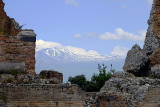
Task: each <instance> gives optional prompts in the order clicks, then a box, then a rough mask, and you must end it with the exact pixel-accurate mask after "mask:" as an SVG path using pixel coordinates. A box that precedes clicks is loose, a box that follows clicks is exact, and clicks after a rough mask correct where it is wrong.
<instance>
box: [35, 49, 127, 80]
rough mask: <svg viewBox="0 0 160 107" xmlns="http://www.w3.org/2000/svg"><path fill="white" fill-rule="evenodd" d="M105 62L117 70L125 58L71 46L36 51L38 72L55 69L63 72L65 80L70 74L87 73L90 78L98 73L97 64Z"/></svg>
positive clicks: (120, 67)
mask: <svg viewBox="0 0 160 107" xmlns="http://www.w3.org/2000/svg"><path fill="white" fill-rule="evenodd" d="M102 63H104V64H105V65H106V66H107V67H108V68H110V64H113V67H114V68H115V69H116V70H121V69H122V66H123V63H124V58H121V57H120V56H104V55H100V54H98V53H96V52H94V51H90V52H87V53H86V52H83V50H82V51H79V52H77V51H76V50H74V49H73V50H71V49H70V48H58V47H55V48H44V49H37V52H36V72H37V73H39V72H40V71H41V70H50V69H54V70H57V71H59V72H62V73H63V75H64V81H67V79H68V77H69V76H75V75H80V74H85V75H86V76H87V77H88V78H90V77H91V76H92V75H93V74H94V73H98V69H97V67H98V66H97V64H102Z"/></svg>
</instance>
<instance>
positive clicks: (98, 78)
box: [68, 64, 115, 92]
mask: <svg viewBox="0 0 160 107" xmlns="http://www.w3.org/2000/svg"><path fill="white" fill-rule="evenodd" d="M106 68H107V67H106V66H105V65H104V64H102V66H101V65H100V64H98V70H99V74H93V76H92V77H91V81H87V79H86V77H85V75H78V76H75V77H69V79H68V81H70V82H71V83H72V84H77V85H78V86H79V87H81V88H82V89H83V90H85V91H87V92H98V91H99V90H100V89H101V88H102V86H103V85H104V84H105V81H107V80H109V79H110V78H111V77H112V75H113V73H114V72H115V70H114V69H112V64H111V70H110V71H109V72H107V73H106Z"/></svg>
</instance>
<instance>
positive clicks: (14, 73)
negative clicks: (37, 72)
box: [9, 69, 19, 76]
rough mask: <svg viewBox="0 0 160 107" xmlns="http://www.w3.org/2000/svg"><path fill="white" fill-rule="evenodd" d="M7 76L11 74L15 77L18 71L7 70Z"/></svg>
mask: <svg viewBox="0 0 160 107" xmlns="http://www.w3.org/2000/svg"><path fill="white" fill-rule="evenodd" d="M9 74H12V75H14V76H17V74H19V71H18V70H15V69H12V70H9Z"/></svg>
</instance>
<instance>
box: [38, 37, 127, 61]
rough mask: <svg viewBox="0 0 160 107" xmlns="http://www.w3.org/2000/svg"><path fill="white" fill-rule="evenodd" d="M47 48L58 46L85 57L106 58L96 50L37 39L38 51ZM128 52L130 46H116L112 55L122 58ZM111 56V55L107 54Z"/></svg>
mask: <svg viewBox="0 0 160 107" xmlns="http://www.w3.org/2000/svg"><path fill="white" fill-rule="evenodd" d="M46 48H58V49H62V50H67V51H69V52H71V53H73V54H76V55H81V56H84V58H88V57H91V58H101V59H103V58H105V57H104V55H101V54H100V53H98V52H97V51H95V50H88V51H87V50H85V49H83V48H78V47H73V46H62V45H61V44H60V43H57V42H46V41H43V40H37V41H36V52H38V51H40V50H42V49H46ZM127 52H128V48H125V47H120V46H116V47H115V48H114V49H113V51H112V52H111V55H112V56H115V55H116V56H120V57H121V58H125V57H126V54H127ZM105 56H109V55H105Z"/></svg>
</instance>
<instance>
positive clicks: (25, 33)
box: [18, 30, 36, 42]
mask: <svg viewBox="0 0 160 107" xmlns="http://www.w3.org/2000/svg"><path fill="white" fill-rule="evenodd" d="M18 38H19V39H20V40H21V41H24V42H36V34H35V33H34V31H33V30H22V31H21V32H20V33H19V34H18Z"/></svg>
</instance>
